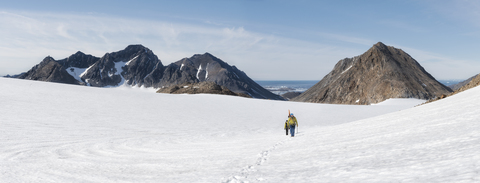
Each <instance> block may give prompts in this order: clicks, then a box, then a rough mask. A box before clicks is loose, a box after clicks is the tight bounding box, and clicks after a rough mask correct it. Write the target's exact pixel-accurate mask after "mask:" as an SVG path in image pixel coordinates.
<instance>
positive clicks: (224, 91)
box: [157, 81, 251, 98]
mask: <svg viewBox="0 0 480 183" xmlns="http://www.w3.org/2000/svg"><path fill="white" fill-rule="evenodd" d="M157 93H171V94H182V93H187V94H199V93H209V94H221V95H232V96H242V97H248V98H251V96H249V95H246V94H243V93H235V92H233V91H231V90H229V89H228V88H227V87H225V86H220V85H218V84H216V83H214V82H207V81H204V82H200V83H184V84H178V85H173V86H170V87H165V88H161V89H159V90H158V91H157Z"/></svg>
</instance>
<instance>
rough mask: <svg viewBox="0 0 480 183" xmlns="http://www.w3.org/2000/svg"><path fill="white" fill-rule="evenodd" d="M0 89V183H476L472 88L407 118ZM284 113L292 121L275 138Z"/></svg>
mask: <svg viewBox="0 0 480 183" xmlns="http://www.w3.org/2000/svg"><path fill="white" fill-rule="evenodd" d="M421 102H423V101H420V100H414V99H394V100H389V101H387V102H384V103H381V104H378V105H371V106H351V105H326V104H310V103H296V102H284V101H269V100H258V99H247V98H241V97H231V96H219V95H170V94H157V93H154V92H153V91H152V90H146V89H131V88H126V87H120V88H93V87H84V86H73V85H64V84H55V83H46V82H37V81H28V80H18V79H7V78H0V182H480V88H478V87H477V88H474V89H471V90H468V91H465V92H462V93H460V94H457V95H454V96H451V97H448V98H446V99H442V100H440V101H437V102H434V103H430V104H426V105H422V106H419V107H415V108H413V106H415V105H417V104H419V103H421ZM288 109H290V110H291V112H292V113H294V114H295V116H296V117H297V119H298V121H299V125H300V126H299V132H298V135H297V136H296V137H294V138H291V137H289V136H286V135H285V131H284V130H283V125H284V122H285V120H286V119H287V112H288Z"/></svg>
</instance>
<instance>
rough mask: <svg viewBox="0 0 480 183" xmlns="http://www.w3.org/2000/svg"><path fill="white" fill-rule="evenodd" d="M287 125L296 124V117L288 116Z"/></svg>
mask: <svg viewBox="0 0 480 183" xmlns="http://www.w3.org/2000/svg"><path fill="white" fill-rule="evenodd" d="M288 125H290V126H298V122H297V118H295V116H292V117H289V118H288Z"/></svg>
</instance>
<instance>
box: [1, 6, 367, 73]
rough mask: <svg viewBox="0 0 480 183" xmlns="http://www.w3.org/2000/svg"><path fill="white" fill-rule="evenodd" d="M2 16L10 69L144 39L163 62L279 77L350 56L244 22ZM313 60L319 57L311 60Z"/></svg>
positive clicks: (97, 53)
mask: <svg viewBox="0 0 480 183" xmlns="http://www.w3.org/2000/svg"><path fill="white" fill-rule="evenodd" d="M2 15H6V16H2V18H0V24H2V25H8V24H9V23H12V22H19V23H17V24H15V25H14V26H10V27H8V26H5V27H3V29H2V32H3V33H4V34H7V35H8V36H4V37H2V38H0V41H1V43H0V57H2V59H1V61H0V62H2V64H3V65H7V66H8V65H10V67H11V68H12V65H23V66H24V68H25V69H24V70H23V71H26V70H28V69H29V68H30V67H31V66H33V65H34V64H37V63H38V62H39V61H41V60H42V59H43V58H44V57H45V56H47V55H51V56H53V57H54V58H56V59H63V58H65V57H68V56H69V55H71V54H73V53H75V52H76V51H79V50H80V51H83V52H85V53H88V54H92V55H95V56H103V54H104V53H106V52H112V51H118V50H120V49H123V48H124V47H126V46H127V45H129V44H143V45H145V46H147V47H149V48H150V49H152V50H153V51H154V52H155V53H156V54H157V55H158V56H159V58H160V59H161V60H162V62H163V63H164V64H169V63H171V62H174V61H177V60H180V59H181V58H183V57H189V56H191V55H193V54H197V53H204V52H211V53H212V54H214V55H217V56H218V57H220V58H222V59H224V60H225V61H227V62H229V63H230V64H232V65H237V66H238V67H239V68H240V69H242V70H244V71H246V72H247V73H248V74H249V75H251V76H252V77H253V78H268V79H274V78H280V79H281V78H282V77H284V76H283V75H284V74H283V73H284V72H286V70H285V69H286V68H287V67H280V68H277V69H275V68H276V66H274V65H276V64H278V63H281V65H285V64H287V63H289V64H291V63H298V64H299V65H298V68H297V69H295V68H294V66H292V67H289V68H290V70H291V69H293V70H295V71H296V72H299V73H302V74H297V75H294V76H288V78H291V79H295V78H297V79H307V78H312V77H314V78H321V77H323V75H320V76H318V75H317V74H304V73H317V70H316V69H314V68H318V67H320V65H325V64H324V63H325V62H329V63H330V62H336V61H338V60H339V59H340V58H342V57H343V56H340V55H345V54H346V55H348V51H345V50H348V49H344V50H342V49H340V48H335V47H332V46H328V45H321V44H316V43H311V42H306V41H301V40H296V39H289V38H282V37H277V36H273V35H265V34H260V33H255V32H251V31H248V30H245V29H244V28H243V27H218V26H210V25H194V24H181V23H171V22H162V21H147V20H137V19H122V18H115V17H107V16H98V15H95V16H94V15H71V14H44V13H9V12H2ZM338 37H339V36H337V38H338ZM340 39H348V38H340ZM357 42H364V41H363V40H357ZM7 48H8V49H7ZM25 53H28V54H25ZM312 60H318V62H313V63H312V62H311V61H312ZM305 65H311V66H313V67H308V66H305ZM7 68H8V67H7ZM272 68H274V69H272ZM329 69H331V68H329V67H328V69H327V70H329ZM305 70H310V71H307V72H305ZM0 72H1V73H5V74H16V73H19V72H20V71H18V70H5V69H4V70H0ZM326 72H327V71H326ZM313 75H314V76H313Z"/></svg>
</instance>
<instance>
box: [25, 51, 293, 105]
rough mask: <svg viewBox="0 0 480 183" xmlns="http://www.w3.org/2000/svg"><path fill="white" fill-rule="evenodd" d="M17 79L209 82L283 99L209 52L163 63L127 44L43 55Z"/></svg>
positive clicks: (116, 83)
mask: <svg viewBox="0 0 480 183" xmlns="http://www.w3.org/2000/svg"><path fill="white" fill-rule="evenodd" d="M18 78H20V79H31V80H40V81H50V82H58V83H66V84H80V85H87V86H95V87H114V86H120V85H124V84H125V85H130V86H139V87H140V86H144V87H154V88H162V87H169V86H172V85H177V84H183V83H187V82H188V83H198V82H204V81H211V82H215V83H216V84H218V85H220V86H225V87H227V88H228V89H230V90H231V91H233V92H235V93H242V94H246V95H250V96H251V97H253V98H260V99H273V100H284V99H283V98H282V97H280V96H278V95H275V94H273V93H271V92H270V91H268V90H266V89H264V88H263V87H261V86H260V85H258V84H257V83H256V82H255V81H253V80H252V79H250V78H249V77H248V76H247V75H246V74H245V73H244V72H242V71H240V70H239V69H237V68H236V67H235V66H230V65H228V64H227V63H225V62H223V61H222V60H220V59H218V58H216V57H215V56H213V55H211V54H209V53H205V54H198V55H194V56H192V57H190V58H184V59H181V60H180V61H177V62H175V63H172V64H170V65H168V66H164V65H163V64H162V62H161V61H160V60H159V59H158V58H157V56H156V55H155V54H154V53H153V52H152V51H151V50H150V49H148V48H146V47H144V46H142V45H130V46H128V47H126V48H125V49H124V50H120V51H117V52H112V53H106V54H105V55H104V56H103V57H101V58H98V57H95V56H92V55H87V54H84V53H82V52H80V51H79V52H77V53H75V54H73V55H71V56H70V57H68V58H65V59H62V60H58V61H56V60H54V59H53V58H52V57H47V58H45V59H44V60H43V61H42V62H41V63H40V64H38V65H36V66H34V67H33V68H32V69H30V70H29V71H28V72H26V73H23V74H20V75H19V76H18Z"/></svg>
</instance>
